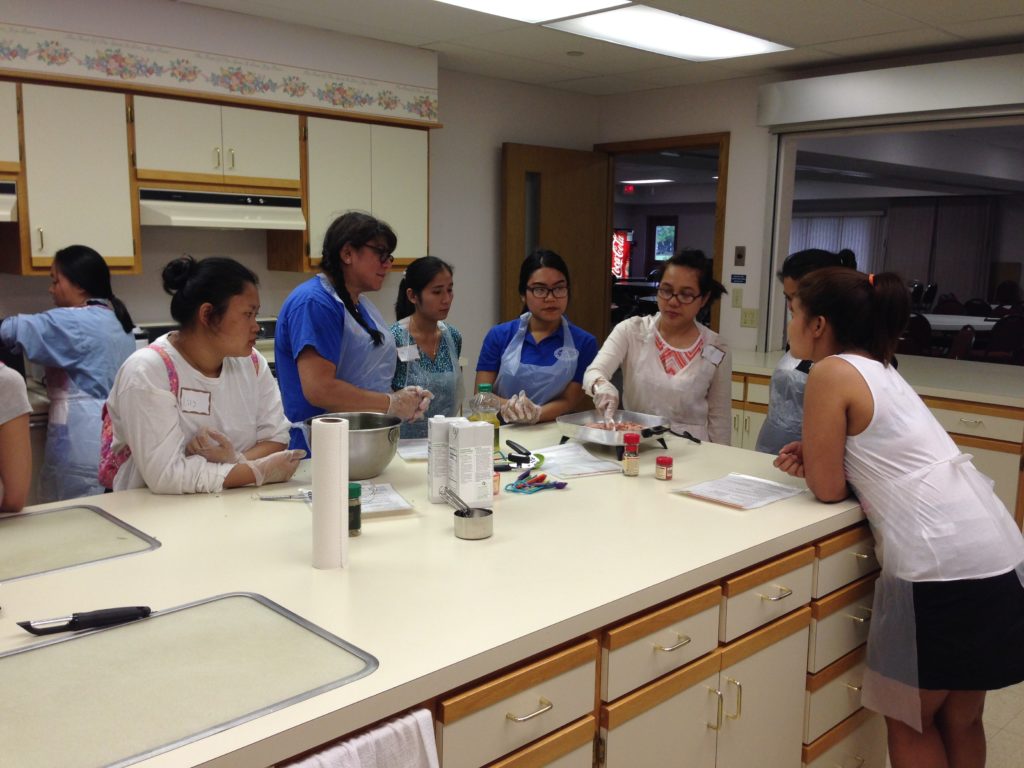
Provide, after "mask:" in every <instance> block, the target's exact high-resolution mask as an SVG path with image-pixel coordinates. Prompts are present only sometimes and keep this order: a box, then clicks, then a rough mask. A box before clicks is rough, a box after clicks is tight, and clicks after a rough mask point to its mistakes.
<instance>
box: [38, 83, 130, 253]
mask: <svg viewBox="0 0 1024 768" xmlns="http://www.w3.org/2000/svg"><path fill="white" fill-rule="evenodd" d="M22 100H23V105H24V120H25V171H26V174H27V178H26V181H27V185H28V218H29V227H30V232H29V234H30V239H31V260H32V266H33V267H48V266H49V264H50V262H51V260H52V258H53V254H54V253H55V252H56V251H58V250H60V249H61V248H63V247H64V246H66V245H71V244H73V243H82V244H84V245H88V246H90V247H92V248H95V249H96V250H97V251H99V252H100V253H101V254H102V255H103V256H104V257H105V258H106V259H108V260H109V261H110V262H111V265H112V266H130V265H131V263H133V262H134V253H135V248H134V239H133V236H132V232H133V230H132V202H133V201H132V199H131V184H130V173H129V167H128V122H127V110H126V104H125V96H124V94H120V93H103V92H99V91H88V90H84V89H80V88H56V87H51V86H42V85H23V86H22Z"/></svg>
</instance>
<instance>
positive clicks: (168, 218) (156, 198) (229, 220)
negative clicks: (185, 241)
mask: <svg viewBox="0 0 1024 768" xmlns="http://www.w3.org/2000/svg"><path fill="white" fill-rule="evenodd" d="M139 222H140V223H141V224H143V225H154V226H164V227H201V228H202V227H205V228H207V229H292V230H303V229H305V228H306V219H305V218H304V217H303V215H302V199H301V198H299V197H281V196H274V195H233V194H226V193H221V192H187V191H183V190H177V189H140V190H139Z"/></svg>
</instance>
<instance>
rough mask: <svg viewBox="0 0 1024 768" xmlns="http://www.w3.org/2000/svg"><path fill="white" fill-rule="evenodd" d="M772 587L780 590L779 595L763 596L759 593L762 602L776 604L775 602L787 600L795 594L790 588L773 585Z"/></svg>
mask: <svg viewBox="0 0 1024 768" xmlns="http://www.w3.org/2000/svg"><path fill="white" fill-rule="evenodd" d="M772 586H773V587H775V588H776V589H777V590H779V594H777V595H762V594H761V593H760V592H758V593H757V596H758V597H760V598H761V599H762V600H767V601H768V602H770V603H775V602H778V601H779V600H784V599H785V598H787V597H789V596H790V595H792V594H793V590H792V589H790V588H789V587H780V586H779V585H778V584H773V585H772Z"/></svg>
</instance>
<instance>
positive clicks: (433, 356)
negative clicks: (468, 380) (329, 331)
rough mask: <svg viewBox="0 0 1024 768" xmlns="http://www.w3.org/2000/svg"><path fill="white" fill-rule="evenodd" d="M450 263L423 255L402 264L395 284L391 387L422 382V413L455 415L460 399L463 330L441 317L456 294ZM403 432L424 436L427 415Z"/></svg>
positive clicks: (408, 425) (446, 313)
mask: <svg viewBox="0 0 1024 768" xmlns="http://www.w3.org/2000/svg"><path fill="white" fill-rule="evenodd" d="M453 271H454V270H453V269H452V265H451V264H449V263H447V262H445V261H442V260H441V259H439V258H437V257H436V256H423V257H422V258H419V259H416V260H415V261H413V262H412V263H411V264H410V265H409V266H408V267H406V269H405V275H404V276H403V277H402V282H401V284H400V285H399V286H398V299H397V301H395V317H396V318H398V322H396V323H393V324H392V326H391V335H392V336H394V338H395V345H396V346H397V347H398V364H397V366H396V367H395V377H394V379H392V381H391V388H392V389H394V390H396V391H399V390H401V389H403V388H404V387H406V386H409V385H416V386H419V387H422V388H423V389H425V390H427V391H428V392H430V393H431V394H432V395H433V398H432V399H431V401H430V407H429V408H427V411H426V413H425V414H424V419H426V418H429V417H430V416H456V415H458V413H459V408H460V407H461V405H462V398H463V394H464V392H463V385H462V369H461V368H460V367H459V356H460V355H461V354H462V334H461V333H459V329H458V328H456V327H455V326H454V325H449V324H448V323H446V322H445V320H446V318H447V317H448V312H449V311H450V310H451V307H452V299H453V298H454V296H455V283H454V282H453V280H452V273H453ZM401 436H402V437H404V438H418V437H426V436H427V422H426V421H425V420H420V421H413V422H406V423H404V424H402V429H401Z"/></svg>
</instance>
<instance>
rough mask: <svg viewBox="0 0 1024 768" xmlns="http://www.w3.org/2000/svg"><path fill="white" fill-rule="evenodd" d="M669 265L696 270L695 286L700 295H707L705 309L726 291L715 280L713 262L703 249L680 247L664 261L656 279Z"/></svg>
mask: <svg viewBox="0 0 1024 768" xmlns="http://www.w3.org/2000/svg"><path fill="white" fill-rule="evenodd" d="M669 267H686V268H687V269H692V270H695V271H696V272H697V286H698V287H699V288H700V295H701V296H707V297H708V303H707V304H706V305H705V310H707V309H709V308H710V307H711V305H712V304H714V303H715V302H716V301H718V300H719V299H720V298H722V294H724V293H727V291H726V290H725V286H724V285H722V284H721V283H720V282H718V281H717V280H715V275H714V272H713V271H712V269H713V267H714V262H712V261H711V259H709V258H708V257H707V256H705V255H704V251H700V250H697V249H696V248H682V249H680V251H679V252H678V253H676V254H675V255H674V256H673V257H672V258H670V259H669V260H668V261H666V262H665V263H664V264H663V265H662V267H661V269H660V271H659V272H658V280H661V278H662V277H664V276H665V270H666V269H668V268H669Z"/></svg>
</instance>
